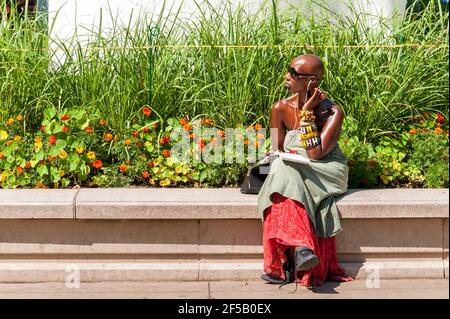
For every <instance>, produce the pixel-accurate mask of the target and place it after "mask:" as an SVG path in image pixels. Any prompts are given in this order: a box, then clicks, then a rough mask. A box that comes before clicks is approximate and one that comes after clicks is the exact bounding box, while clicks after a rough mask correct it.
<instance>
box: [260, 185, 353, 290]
mask: <svg viewBox="0 0 450 319" xmlns="http://www.w3.org/2000/svg"><path fill="white" fill-rule="evenodd" d="M263 244H264V271H265V272H266V273H268V274H271V275H273V276H276V277H280V278H283V279H285V278H284V272H283V268H282V265H283V263H285V262H286V261H287V257H286V253H285V252H286V251H289V249H291V250H290V251H289V252H288V256H289V255H291V256H292V248H293V247H307V248H308V249H310V250H312V251H313V253H314V254H315V255H316V256H317V257H318V258H319V261H320V262H319V264H318V265H317V266H315V267H314V268H312V269H311V270H308V271H300V272H298V274H297V278H298V280H297V281H298V282H299V283H300V284H302V285H305V286H319V285H321V284H322V283H323V282H324V281H325V280H326V279H328V280H336V281H348V280H351V277H346V276H345V270H344V269H343V268H341V267H339V265H338V263H337V257H336V240H335V238H334V237H329V238H318V237H316V235H315V231H314V227H313V225H312V223H311V222H310V220H309V218H308V214H307V212H306V210H305V207H304V206H303V205H302V204H301V203H299V202H297V201H294V200H291V199H289V198H286V197H283V196H282V195H280V194H278V193H275V194H274V195H273V205H272V206H271V207H269V208H268V209H267V212H266V215H265V220H264V229H263Z"/></svg>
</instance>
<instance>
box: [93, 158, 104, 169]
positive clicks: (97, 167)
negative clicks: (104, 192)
mask: <svg viewBox="0 0 450 319" xmlns="http://www.w3.org/2000/svg"><path fill="white" fill-rule="evenodd" d="M93 166H94V167H95V168H96V169H99V168H101V167H102V166H103V163H102V160H99V159H98V160H95V161H94V164H93Z"/></svg>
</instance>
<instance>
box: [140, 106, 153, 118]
mask: <svg viewBox="0 0 450 319" xmlns="http://www.w3.org/2000/svg"><path fill="white" fill-rule="evenodd" d="M142 113H143V114H144V115H145V116H150V114H152V110H151V109H150V108H149V107H148V106H144V108H143V109H142Z"/></svg>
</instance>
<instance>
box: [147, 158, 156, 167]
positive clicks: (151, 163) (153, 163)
mask: <svg viewBox="0 0 450 319" xmlns="http://www.w3.org/2000/svg"><path fill="white" fill-rule="evenodd" d="M147 164H148V166H150V167H154V166H155V162H153V161H152V160H150V161H148V163H147Z"/></svg>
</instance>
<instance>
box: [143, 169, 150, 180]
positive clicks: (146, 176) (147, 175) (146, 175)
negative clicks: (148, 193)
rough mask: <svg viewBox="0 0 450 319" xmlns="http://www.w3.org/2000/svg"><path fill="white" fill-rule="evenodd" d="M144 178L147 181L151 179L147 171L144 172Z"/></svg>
mask: <svg viewBox="0 0 450 319" xmlns="http://www.w3.org/2000/svg"><path fill="white" fill-rule="evenodd" d="M142 177H144V178H145V179H147V178H149V177H150V174H149V173H148V172H147V170H144V171H143V172H142Z"/></svg>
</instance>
